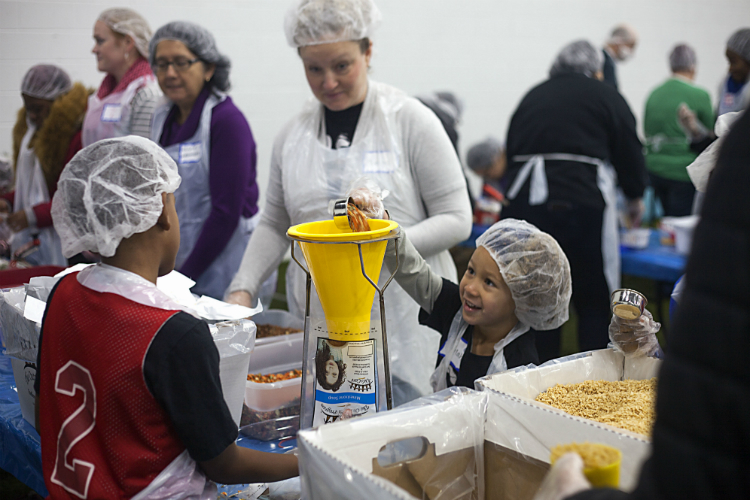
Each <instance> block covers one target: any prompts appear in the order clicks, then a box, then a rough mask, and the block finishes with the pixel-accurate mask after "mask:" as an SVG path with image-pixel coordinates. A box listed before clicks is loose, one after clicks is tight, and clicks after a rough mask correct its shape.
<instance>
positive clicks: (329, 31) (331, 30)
mask: <svg viewBox="0 0 750 500" xmlns="http://www.w3.org/2000/svg"><path fill="white" fill-rule="evenodd" d="M380 19H381V14H380V10H378V8H377V6H375V4H374V3H373V2H372V0H302V1H301V2H299V3H298V4H297V5H296V6H293V7H292V8H291V9H290V10H289V12H287V15H286V18H285V19H284V33H286V41H287V43H289V45H291V46H292V47H304V46H306V45H319V44H323V43H335V42H345V41H349V40H361V39H363V38H369V37H371V36H372V32H373V31H374V30H375V28H376V27H377V25H378V23H379V22H380Z"/></svg>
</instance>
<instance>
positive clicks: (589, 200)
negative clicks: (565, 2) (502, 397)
mask: <svg viewBox="0 0 750 500" xmlns="http://www.w3.org/2000/svg"><path fill="white" fill-rule="evenodd" d="M601 65H602V56H601V52H600V51H598V50H596V49H595V48H594V47H593V46H592V45H591V44H590V43H589V42H587V41H583V40H582V41H577V42H573V43H571V44H569V45H567V46H566V47H565V48H563V49H562V51H561V52H560V54H559V55H558V56H557V59H556V61H555V63H554V64H553V66H552V69H551V70H550V78H549V80H547V81H545V82H543V83H541V84H540V85H538V86H537V87H535V88H534V89H532V90H531V91H529V93H528V94H527V95H526V96H525V97H524V98H523V100H522V101H521V103H520V104H519V106H518V109H517V110H516V111H515V113H514V115H513V118H512V119H511V122H510V127H509V129H508V140H507V154H508V173H507V176H508V183H509V186H510V187H509V189H508V191H507V192H506V197H507V199H508V200H509V201H510V205H509V206H507V207H505V208H503V211H502V214H501V216H502V217H503V218H507V217H510V218H515V219H523V220H527V221H528V222H531V223H532V224H534V225H535V226H537V227H538V228H539V229H541V230H542V231H544V232H547V233H549V234H551V235H552V236H553V237H554V238H555V239H556V240H557V241H558V243H560V246H561V247H562V248H563V250H564V251H565V254H566V255H567V256H568V259H569V260H570V267H571V272H572V278H573V304H574V306H575V309H576V312H577V314H578V341H579V348H580V350H582V351H588V350H591V349H598V348H604V347H606V345H607V341H608V338H607V328H608V325H609V320H610V312H609V294H610V293H611V292H612V291H613V290H614V289H615V288H617V287H619V283H620V258H619V243H618V241H619V238H618V230H617V213H616V191H615V189H616V186H617V183H618V180H619V185H620V187H621V188H622V190H623V192H624V194H625V196H626V197H627V198H628V200H630V201H629V202H628V211H629V215H630V217H631V220H632V223H633V224H634V225H636V226H637V225H638V224H640V216H641V213H642V210H643V205H642V202H641V197H642V196H643V190H644V188H645V186H646V184H647V179H648V178H647V174H646V169H645V162H644V159H643V153H642V146H641V143H640V142H639V140H638V137H637V135H636V131H635V118H634V117H633V114H632V113H631V111H630V109H629V107H628V105H627V103H626V102H625V100H624V99H623V98H622V96H621V95H620V94H619V93H618V92H617V91H616V90H615V89H613V88H612V87H610V86H608V85H606V84H604V83H602V82H601V81H599V79H600V76H601ZM613 167H614V168H613ZM537 347H538V350H539V357H540V361H542V362H544V361H546V360H548V359H552V358H556V357H558V356H559V355H560V347H559V329H558V330H556V331H552V332H549V333H548V332H544V333H537Z"/></svg>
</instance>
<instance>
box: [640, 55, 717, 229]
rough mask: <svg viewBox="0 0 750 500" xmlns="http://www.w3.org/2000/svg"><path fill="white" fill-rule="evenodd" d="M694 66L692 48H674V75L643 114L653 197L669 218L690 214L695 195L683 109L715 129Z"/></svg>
mask: <svg viewBox="0 0 750 500" xmlns="http://www.w3.org/2000/svg"><path fill="white" fill-rule="evenodd" d="M695 66H696V56H695V51H694V50H693V49H692V47H690V46H688V45H685V44H679V45H677V46H675V48H674V49H672V52H671V53H670V55H669V67H670V69H671V70H672V76H671V77H670V78H669V79H668V80H667V81H666V82H664V83H663V84H661V85H660V86H659V87H657V88H656V89H654V90H653V91H652V92H651V94H650V95H649V97H648V100H647V101H646V110H645V112H644V114H643V131H644V132H645V134H646V168H647V169H648V172H649V178H650V180H651V186H652V187H653V188H654V194H655V196H656V198H658V199H659V200H660V201H661V204H662V207H663V208H664V215H668V216H675V217H681V216H685V215H690V212H691V210H692V206H693V198H694V196H695V187H694V186H693V183H692V182H690V177H689V176H688V173H687V166H688V165H690V164H691V163H692V162H693V161H694V160H695V158H696V157H697V155H696V154H695V153H694V152H693V151H692V150H691V149H690V139H689V138H688V137H686V133H685V130H684V128H683V127H682V126H681V125H680V123H679V113H680V110H681V108H682V107H683V106H686V107H687V108H688V109H690V110H691V111H693V112H694V114H695V116H696V118H697V119H698V120H699V121H700V124H701V126H702V127H703V128H704V130H705V129H707V130H712V129H713V127H714V112H713V109H712V107H711V97H710V96H709V95H708V92H706V91H705V90H703V89H702V88H699V87H696V86H695V85H694V84H693V79H694V78H695ZM688 135H689V134H688Z"/></svg>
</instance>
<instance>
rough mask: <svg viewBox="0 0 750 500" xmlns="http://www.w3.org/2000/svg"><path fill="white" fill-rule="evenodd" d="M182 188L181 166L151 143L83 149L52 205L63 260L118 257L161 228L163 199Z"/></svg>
mask: <svg viewBox="0 0 750 500" xmlns="http://www.w3.org/2000/svg"><path fill="white" fill-rule="evenodd" d="M179 185H180V175H179V174H178V173H177V164H176V163H175V162H174V160H172V158H171V157H170V156H169V155H168V154H167V153H166V152H165V151H164V150H163V149H162V148H161V147H160V146H159V145H158V144H156V143H154V142H151V141H149V140H148V139H144V138H142V137H136V136H133V135H129V136H126V137H118V138H116V139H104V140H101V141H99V142H95V143H94V144H92V145H90V146H88V147H86V148H84V149H82V150H81V151H79V152H78V153H77V154H76V155H75V156H74V157H73V159H72V160H70V163H68V164H67V165H66V166H65V168H64V169H63V171H62V174H61V175H60V180H59V181H58V182H57V192H56V193H55V196H54V198H53V199H52V221H53V222H54V225H55V230H56V231H57V234H59V235H60V240H61V241H62V252H63V255H65V257H68V258H69V257H72V256H73V255H75V254H77V253H80V252H82V251H84V250H89V251H91V252H96V253H98V254H100V255H102V256H104V257H111V256H113V255H114V254H115V251H116V250H117V247H118V245H119V244H120V241H121V240H122V239H124V238H128V237H130V236H132V235H134V234H136V233H142V232H144V231H147V230H148V229H150V228H151V227H153V226H154V225H155V224H156V221H157V219H158V218H159V215H161V212H162V209H163V208H164V206H163V204H162V199H161V194H162V193H173V192H174V191H175V190H176V189H177V188H178V187H179Z"/></svg>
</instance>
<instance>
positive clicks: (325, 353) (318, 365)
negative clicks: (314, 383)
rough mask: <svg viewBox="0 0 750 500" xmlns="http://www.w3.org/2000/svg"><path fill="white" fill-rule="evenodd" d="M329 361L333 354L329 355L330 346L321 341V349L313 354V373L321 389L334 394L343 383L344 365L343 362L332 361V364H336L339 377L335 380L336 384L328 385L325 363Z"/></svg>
mask: <svg viewBox="0 0 750 500" xmlns="http://www.w3.org/2000/svg"><path fill="white" fill-rule="evenodd" d="M330 359H333V354H331V346H330V345H328V342H326V341H323V348H322V349H318V352H317V353H316V354H315V372H316V376H317V378H318V384H319V385H320V386H321V387H322V388H323V389H326V390H328V391H333V392H336V391H338V390H339V388H340V387H341V385H342V384H343V383H344V375H346V373H345V370H346V364H344V362H343V361H336V360H334V363H336V365H337V366H338V367H339V377H338V378H337V379H336V382H335V383H334V384H329V383H328V381H327V380H326V363H327V362H328V360H330Z"/></svg>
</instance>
